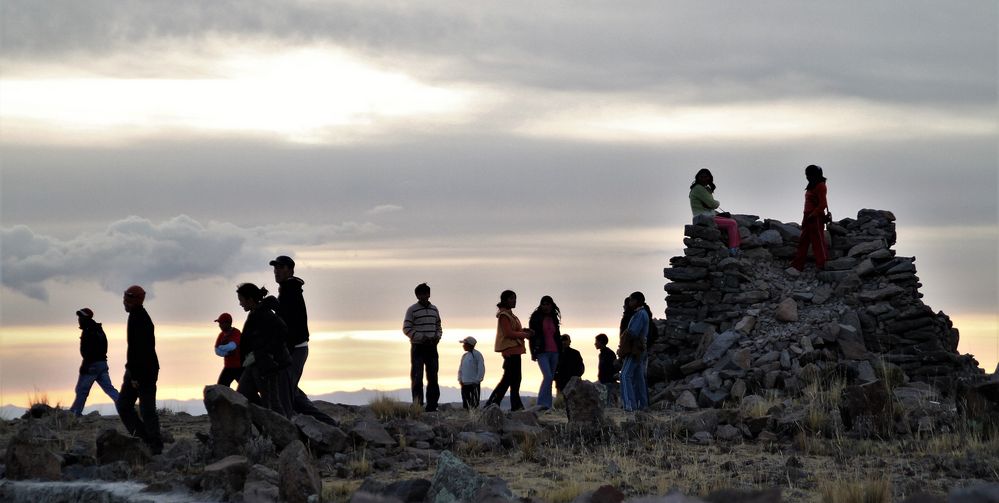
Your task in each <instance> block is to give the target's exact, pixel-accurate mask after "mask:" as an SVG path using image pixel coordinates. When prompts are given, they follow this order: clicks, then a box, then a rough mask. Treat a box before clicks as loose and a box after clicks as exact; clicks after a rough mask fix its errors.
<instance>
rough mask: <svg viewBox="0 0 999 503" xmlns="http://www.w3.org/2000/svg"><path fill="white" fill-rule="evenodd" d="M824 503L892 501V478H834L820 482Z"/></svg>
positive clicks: (879, 502) (887, 502)
mask: <svg viewBox="0 0 999 503" xmlns="http://www.w3.org/2000/svg"><path fill="white" fill-rule="evenodd" d="M819 489H820V490H821V492H822V503H891V480H890V479H888V478H880V479H869V480H862V481H849V480H833V481H830V482H825V483H820V484H819Z"/></svg>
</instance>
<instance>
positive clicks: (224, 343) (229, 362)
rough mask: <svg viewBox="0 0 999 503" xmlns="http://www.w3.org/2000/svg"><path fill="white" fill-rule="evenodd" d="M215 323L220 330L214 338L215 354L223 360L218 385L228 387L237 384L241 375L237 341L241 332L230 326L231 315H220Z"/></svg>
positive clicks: (241, 367)
mask: <svg viewBox="0 0 999 503" xmlns="http://www.w3.org/2000/svg"><path fill="white" fill-rule="evenodd" d="M215 323H218V324H219V330H221V332H219V335H218V337H216V338H215V354H216V355H217V356H220V357H222V358H224V360H223V363H222V372H220V373H219V379H218V384H221V385H222V386H230V385H232V382H233V381H236V382H237V383H238V382H239V378H240V376H242V375H243V364H242V363H241V360H242V358H240V356H239V340H240V336H241V335H242V332H240V331H239V329H238V328H236V327H234V326H232V315H231V314H229V313H222V314H220V315H219V317H218V318H216V319H215Z"/></svg>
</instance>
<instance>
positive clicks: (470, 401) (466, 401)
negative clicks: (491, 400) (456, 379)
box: [461, 383, 482, 410]
mask: <svg viewBox="0 0 999 503" xmlns="http://www.w3.org/2000/svg"><path fill="white" fill-rule="evenodd" d="M481 395H482V391H481V390H480V389H479V385H478V383H476V384H462V385H461V406H462V407H464V408H465V410H469V409H478V408H479V397H480V396H481Z"/></svg>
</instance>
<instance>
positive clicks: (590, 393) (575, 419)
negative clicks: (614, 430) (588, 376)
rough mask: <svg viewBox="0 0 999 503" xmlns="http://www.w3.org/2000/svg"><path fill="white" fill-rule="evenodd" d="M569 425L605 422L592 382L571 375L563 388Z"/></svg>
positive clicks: (592, 424) (600, 423)
mask: <svg viewBox="0 0 999 503" xmlns="http://www.w3.org/2000/svg"><path fill="white" fill-rule="evenodd" d="M563 395H564V396H565V413H566V416H567V417H568V420H569V424H570V425H584V426H588V427H594V426H595V427H599V426H600V425H603V424H604V423H605V422H606V419H605V418H604V407H603V403H602V402H601V401H600V393H599V392H597V388H596V387H595V386H594V385H593V383H592V382H590V381H586V380H583V379H580V378H578V377H573V378H572V379H570V380H569V383H568V384H567V385H566V387H565V389H564V390H563Z"/></svg>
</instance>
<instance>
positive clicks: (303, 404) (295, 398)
mask: <svg viewBox="0 0 999 503" xmlns="http://www.w3.org/2000/svg"><path fill="white" fill-rule="evenodd" d="M270 265H271V266H272V267H273V268H274V281H276V282H277V284H278V296H277V301H278V307H277V310H276V312H277V315H278V317H280V318H281V320H283V321H284V323H285V325H287V326H288V353H289V354H290V355H291V368H290V372H291V384H292V386H291V389H292V396H291V402H292V408H293V409H294V410H295V412H296V413H298V414H305V415H308V416H312V417H314V418H316V419H317V420H319V421H322V422H324V423H326V424H329V425H333V426H336V425H337V422H336V420H334V419H333V418H332V417H330V416H329V415H327V414H325V413H323V412H322V411H320V410H319V409H318V408H316V406H315V405H314V404H313V403H312V400H309V396H308V395H306V394H305V392H304V391H302V388H299V387H298V383H299V381H301V380H302V373H303V372H304V371H305V362H306V360H308V359H309V314H308V311H307V310H306V309H305V296H304V295H302V287H303V286H305V281H303V280H302V279H301V278H299V277H297V276H295V261H294V260H293V259H292V258H291V257H289V256H287V255H280V256H278V257H277V258H275V259H274V260H271V261H270ZM269 299H273V297H269Z"/></svg>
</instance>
